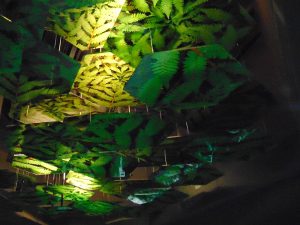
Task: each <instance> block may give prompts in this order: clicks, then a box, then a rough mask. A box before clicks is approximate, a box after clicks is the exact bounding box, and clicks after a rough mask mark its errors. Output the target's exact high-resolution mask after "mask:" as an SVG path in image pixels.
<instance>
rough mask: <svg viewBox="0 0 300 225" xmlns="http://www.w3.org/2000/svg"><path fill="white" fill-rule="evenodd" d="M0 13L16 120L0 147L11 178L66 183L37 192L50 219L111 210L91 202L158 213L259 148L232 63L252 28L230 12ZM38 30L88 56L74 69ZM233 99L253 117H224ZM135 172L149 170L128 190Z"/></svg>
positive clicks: (136, 6)
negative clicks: (184, 189) (164, 201)
mask: <svg viewBox="0 0 300 225" xmlns="http://www.w3.org/2000/svg"><path fill="white" fill-rule="evenodd" d="M14 4H15V7H11V5H14ZM0 9H1V15H0V24H1V27H0V40H1V41H2V43H3V45H1V46H0V50H1V52H0V60H1V64H0V94H1V95H3V96H4V97H5V98H6V99H8V100H9V101H10V102H11V103H12V108H11V112H10V116H11V118H14V119H17V120H18V121H17V122H15V123H16V126H14V127H12V128H11V129H12V132H11V133H10V134H9V136H8V138H7V146H8V148H9V150H10V151H11V153H13V154H15V156H14V158H13V162H12V165H13V166H14V167H16V168H19V169H21V170H27V171H30V172H32V173H34V174H37V175H45V176H49V175H50V174H52V175H53V176H55V175H58V176H60V175H64V177H65V178H66V179H65V180H64V181H63V183H60V184H55V182H54V183H51V184H50V183H49V184H48V182H47V185H45V184H44V185H40V186H38V187H37V190H36V191H37V195H36V197H38V198H40V200H42V201H43V204H48V205H49V204H50V205H52V206H51V209H50V210H49V211H51V210H52V211H53V210H57V211H59V210H60V211H64V210H80V211H83V212H85V213H86V214H89V215H107V214H110V213H112V212H113V211H114V210H117V209H120V207H118V206H117V204H113V203H109V202H106V201H105V200H103V199H99V198H98V199H96V200H95V199H94V198H96V197H95V196H96V195H97V193H98V194H99V192H100V193H101V192H102V194H105V195H108V196H110V197H113V196H114V197H119V198H123V199H124V201H125V203H126V202H127V200H130V201H131V202H133V203H135V204H151V203H152V202H154V203H155V201H157V200H158V199H161V198H163V197H164V196H168V193H170V192H171V191H172V190H173V187H174V186H178V185H187V184H206V183H208V182H210V181H212V180H214V179H216V178H217V177H219V176H220V175H221V174H220V173H219V172H218V171H217V169H216V168H215V167H214V163H215V162H216V161H222V160H227V159H229V160H230V159H236V158H240V157H243V156H245V154H246V155H247V154H248V153H249V152H252V151H253V150H256V149H264V145H263V144H262V143H263V141H265V138H266V136H265V134H264V133H263V132H261V129H259V128H258V125H257V124H255V123H254V121H255V118H256V117H255V115H251V117H250V116H249V112H251V113H252V114H254V112H255V109H256V107H257V106H260V105H257V104H256V102H255V101H256V100H255V98H251V96H250V97H249V99H254V100H249V101H247V98H246V97H245V95H241V94H240V89H243V87H245V86H247V85H249V83H247V81H248V80H249V76H248V71H247V70H246V69H245V67H244V66H243V65H241V64H240V63H239V62H238V61H237V60H236V59H235V58H234V57H233V56H232V55H233V54H234V53H233V52H235V50H236V49H237V48H239V46H240V45H238V43H239V42H243V40H244V38H245V37H246V36H247V34H248V33H249V32H251V31H252V28H253V19H252V18H251V17H250V16H249V14H248V12H247V11H246V10H245V9H244V8H243V7H241V6H240V5H239V4H237V3H236V1H234V0H224V1H219V0H196V1H191V0H185V1H183V0H173V1H170V0H153V1H150V0H149V1H148V0H132V1H123V0H114V1H106V0H82V1H71V0H63V1H58V0H47V1H42V0H25V1H18V0H4V1H2V2H1V3H0ZM2 13H3V15H2ZM45 29H46V30H47V32H49V31H51V32H54V33H55V34H54V35H55V41H56V40H57V36H60V40H62V39H64V40H66V41H68V42H69V43H71V48H72V49H73V50H74V49H75V50H76V48H75V47H77V48H79V49H80V50H81V51H79V50H78V49H77V50H76V51H79V52H80V53H83V52H82V51H85V52H84V54H85V56H84V57H83V60H82V61H81V68H80V69H79V66H80V65H79V63H78V62H76V61H75V60H74V59H72V58H71V57H68V56H67V55H64V54H65V53H60V52H58V51H57V50H55V49H53V48H52V47H50V46H48V45H46V44H45V43H42V42H41V40H42V36H43V31H44V30H45ZM60 43H61V41H60ZM54 47H55V46H54ZM59 50H61V48H60V47H59ZM73 50H72V51H73ZM87 50H88V51H87ZM96 51H97V53H95V52H96ZM70 55H71V54H70ZM77 59H78V58H77ZM78 69H79V72H77V71H78ZM76 74H77V76H76ZM75 76H76V78H75ZM246 92H247V93H250V94H253V93H251V92H249V90H248V91H246ZM234 96H235V100H236V98H239V99H240V101H243V102H244V104H245V105H248V106H249V105H251V106H249V107H248V106H245V107H244V108H243V107H241V106H240V105H241V104H235V102H239V101H233V103H232V104H231V105H230V109H231V110H229V109H228V107H229V106H228V105H229V104H228V102H227V103H226V100H228V99H229V100H230V99H234V98H233V97H234ZM241 99H242V100H241ZM229 100H228V101H229ZM243 106H244V105H243ZM130 107H136V108H134V111H131V108H130ZM138 107H141V108H138ZM143 107H144V108H143ZM125 109H126V110H125ZM137 109H138V110H141V111H137ZM235 109H236V112H235ZM136 111H137V112H136ZM117 112H118V113H117ZM96 114H97V115H96ZM69 117H72V118H69ZM46 121H47V122H53V123H44V122H46ZM56 121H59V122H56ZM215 121H218V122H215ZM22 122H23V123H27V124H28V125H24V124H22ZM62 122H63V123H62ZM31 123H40V124H31ZM174 134H175V135H174ZM20 155H21V156H22V157H20ZM140 165H142V166H148V167H150V166H152V167H153V168H154V166H156V167H157V168H158V170H157V171H154V170H153V172H152V174H151V175H150V178H149V180H147V181H146V182H145V183H146V184H147V185H149V186H150V187H145V188H138V189H134V188H131V184H130V182H132V183H133V182H134V181H131V180H130V177H131V173H132V172H133V171H134V169H135V168H136V167H139V166H140ZM48 178H49V177H48ZM124 180H125V181H126V182H124ZM126 185H127V187H126ZM132 186H134V185H132ZM133 189H134V190H133ZM124 190H125V191H124ZM24 194H25V192H24ZM28 196H31V194H28ZM27 199H28V198H27ZM29 200H30V199H29ZM33 200H34V201H35V200H36V199H33V198H32V201H33ZM63 200H66V203H64V201H63ZM35 202H39V204H41V203H40V201H35ZM58 203H61V204H62V206H61V207H60V208H59V207H57V204H58ZM123 203H124V202H123ZM127 203H128V202H127Z"/></svg>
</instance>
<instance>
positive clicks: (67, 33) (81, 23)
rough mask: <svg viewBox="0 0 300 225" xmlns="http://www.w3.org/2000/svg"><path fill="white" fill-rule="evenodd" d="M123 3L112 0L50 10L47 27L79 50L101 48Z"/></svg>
mask: <svg viewBox="0 0 300 225" xmlns="http://www.w3.org/2000/svg"><path fill="white" fill-rule="evenodd" d="M123 4H124V0H114V1H107V2H103V3H99V4H96V5H93V6H91V7H83V8H79V9H67V10H65V11H63V12H57V11H55V10H52V11H51V15H50V18H49V29H51V30H53V31H54V32H55V33H57V34H58V35H60V36H62V37H64V38H65V39H66V40H67V41H69V42H70V43H72V44H73V45H75V46H76V47H78V48H79V49H80V50H89V49H97V48H102V47H103V46H104V43H105V41H106V40H107V38H108V36H109V34H110V30H111V29H112V28H113V26H114V24H115V21H116V19H117V17H118V15H119V13H120V11H121V8H122V6H123Z"/></svg>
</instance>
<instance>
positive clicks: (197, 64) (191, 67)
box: [184, 51, 207, 80]
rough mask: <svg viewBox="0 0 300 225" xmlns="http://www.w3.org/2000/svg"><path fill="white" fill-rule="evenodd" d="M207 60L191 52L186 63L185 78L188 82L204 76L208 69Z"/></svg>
mask: <svg viewBox="0 0 300 225" xmlns="http://www.w3.org/2000/svg"><path fill="white" fill-rule="evenodd" d="M206 63H207V62H206V59H205V58H204V57H203V56H201V55H199V53H198V54H197V52H195V51H189V52H188V53H187V57H186V59H185V61H184V76H185V78H186V79H187V80H191V79H195V77H198V76H199V77H201V76H203V72H204V71H205V69H206Z"/></svg>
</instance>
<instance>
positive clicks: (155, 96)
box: [125, 45, 248, 109]
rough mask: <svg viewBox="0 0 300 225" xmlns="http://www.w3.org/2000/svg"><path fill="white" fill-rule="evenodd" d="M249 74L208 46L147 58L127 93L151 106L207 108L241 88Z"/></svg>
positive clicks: (241, 66) (226, 56) (222, 51)
mask: <svg viewBox="0 0 300 225" xmlns="http://www.w3.org/2000/svg"><path fill="white" fill-rule="evenodd" d="M145 74H146V75H145ZM247 74H248V71H247V70H246V68H245V67H244V66H243V65H241V64H240V63H239V62H238V61H236V60H235V59H234V58H233V57H232V56H231V55H230V54H229V53H228V52H227V51H226V50H225V49H224V48H222V47H221V46H219V45H205V46H202V47H193V48H185V49H179V50H171V51H164V52H158V53H153V54H151V55H148V56H146V57H144V59H143V60H142V62H141V63H140V65H139V66H138V68H137V69H136V71H135V73H134V75H133V77H132V79H130V80H129V82H128V83H127V84H126V86H125V90H127V91H128V92H129V93H131V94H132V95H133V96H135V97H136V98H137V99H139V100H140V101H142V102H143V103H145V104H147V105H149V106H155V107H160V108H169V109H170V108H174V109H197V108H205V107H211V106H214V105H217V104H218V103H219V102H220V101H221V100H223V99H224V98H226V97H227V96H228V95H229V94H230V93H231V92H232V91H234V90H235V89H236V88H238V87H239V86H241V85H242V84H243V83H244V82H245V81H246V80H247Z"/></svg>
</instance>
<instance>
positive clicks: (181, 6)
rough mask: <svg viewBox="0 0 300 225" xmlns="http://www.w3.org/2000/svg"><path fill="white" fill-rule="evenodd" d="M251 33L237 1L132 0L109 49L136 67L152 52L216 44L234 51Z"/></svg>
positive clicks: (119, 18)
mask: <svg viewBox="0 0 300 225" xmlns="http://www.w3.org/2000/svg"><path fill="white" fill-rule="evenodd" d="M224 2H225V3H224ZM252 29H253V19H252V18H251V17H250V16H249V14H248V12H247V11H246V10H245V9H244V8H243V7H242V6H239V4H238V3H237V2H236V1H230V0H229V1H209V0H197V1H188V0H185V1H183V0H173V1H168V0H153V1H146V0H142V1H137V0H133V1H127V5H126V6H124V7H123V10H122V12H121V14H120V16H119V17H118V20H117V25H116V26H115V27H114V30H113V32H112V34H111V35H110V39H109V40H108V45H107V47H108V49H110V50H111V51H113V52H114V53H115V54H117V55H118V56H120V57H121V58H123V59H127V60H128V62H130V63H131V64H132V65H133V66H134V67H135V66H137V65H138V64H139V62H140V60H141V57H142V56H144V55H146V54H149V53H151V52H153V51H155V52H157V51H164V50H171V49H177V48H181V47H188V46H189V47H191V46H197V45H200V44H201V45H202V44H213V43H219V44H221V45H223V46H224V47H225V48H227V49H228V50H231V49H233V48H234V47H235V45H236V43H237V42H238V41H239V40H241V39H243V38H244V37H245V36H246V35H247V34H248V33H249V32H250V31H251V30H252Z"/></svg>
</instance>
